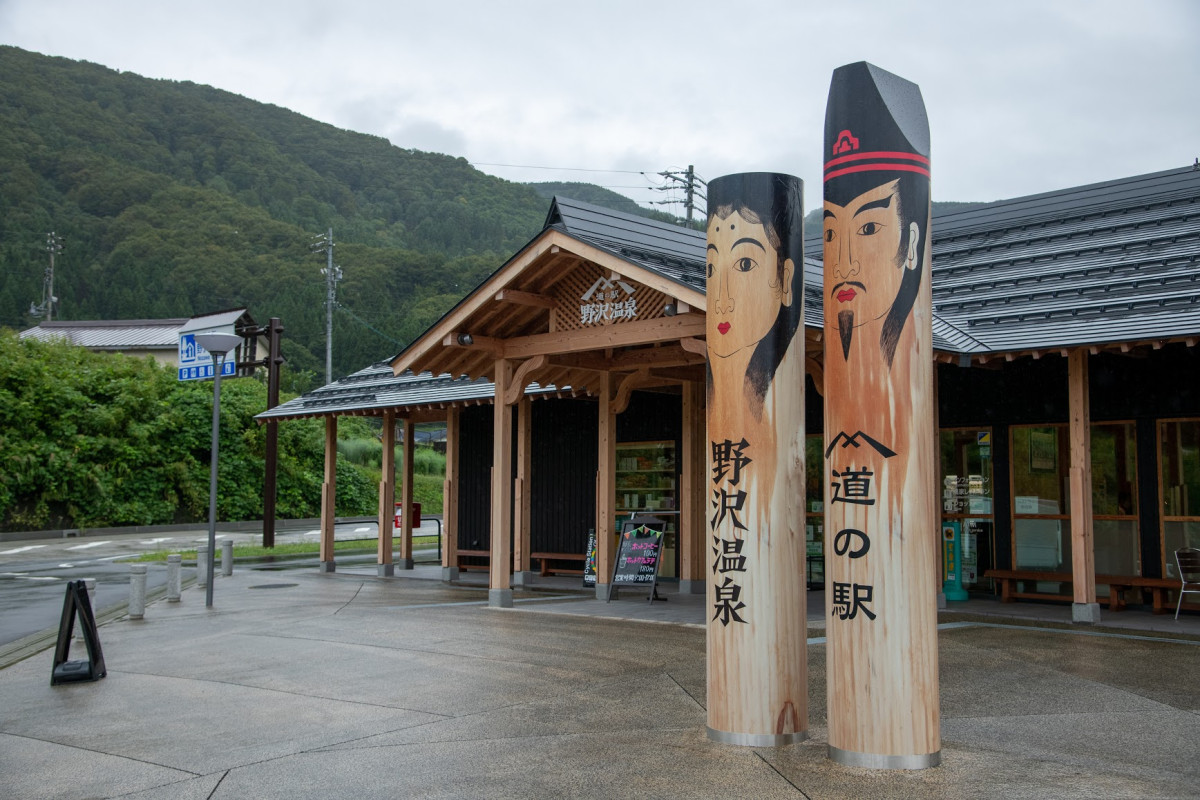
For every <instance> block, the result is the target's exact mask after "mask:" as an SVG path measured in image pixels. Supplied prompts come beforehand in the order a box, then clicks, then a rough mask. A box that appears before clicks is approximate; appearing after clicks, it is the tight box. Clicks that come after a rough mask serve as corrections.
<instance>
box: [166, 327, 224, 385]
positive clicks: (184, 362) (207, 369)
mask: <svg viewBox="0 0 1200 800" xmlns="http://www.w3.org/2000/svg"><path fill="white" fill-rule="evenodd" d="M235 374H237V362H236V360H235V359H234V358H232V357H229V358H226V359H225V360H224V361H222V362H221V377H222V378H228V377H229V376H231V375H235ZM212 376H213V361H212V356H211V355H210V354H209V352H208V351H207V350H205V349H204V348H203V347H201V346H200V344H199V343H198V342H197V341H196V335H195V334H192V333H184V334H180V336H179V380H181V381H202V380H207V379H210V378H212Z"/></svg>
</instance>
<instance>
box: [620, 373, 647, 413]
mask: <svg viewBox="0 0 1200 800" xmlns="http://www.w3.org/2000/svg"><path fill="white" fill-rule="evenodd" d="M651 380H653V379H652V378H651V377H650V370H649V369H648V368H645V367H643V368H642V369H639V370H638V371H637V372H631V373H629V374H628V375H626V376H625V377H624V378H623V379H622V380H621V385H620V386H618V387H617V393H616V396H615V397H614V398H613V413H614V414H623V413H624V412H625V409H627V408H629V401H630V399H632V397H633V390H634V389H636V388H637V387H639V386H643V385H645V384H646V383H648V382H650V381H651Z"/></svg>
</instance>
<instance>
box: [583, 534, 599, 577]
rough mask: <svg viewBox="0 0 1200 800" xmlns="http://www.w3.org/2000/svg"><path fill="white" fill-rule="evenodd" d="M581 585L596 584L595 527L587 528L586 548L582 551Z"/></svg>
mask: <svg viewBox="0 0 1200 800" xmlns="http://www.w3.org/2000/svg"><path fill="white" fill-rule="evenodd" d="M583 585H584V586H595V585H596V529H595V528H589V529H588V542H587V550H585V551H584V553H583Z"/></svg>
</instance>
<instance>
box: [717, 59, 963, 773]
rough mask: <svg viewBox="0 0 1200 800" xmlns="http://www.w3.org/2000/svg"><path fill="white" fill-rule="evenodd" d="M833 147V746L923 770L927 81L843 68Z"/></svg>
mask: <svg viewBox="0 0 1200 800" xmlns="http://www.w3.org/2000/svg"><path fill="white" fill-rule="evenodd" d="M824 160H825V213H824V236H823V238H824V243H825V245H824V246H825V253H824V260H825V283H824V303H825V451H824V459H825V461H824V469H825V472H826V477H827V480H828V486H829V489H828V493H827V496H826V506H825V508H826V525H825V531H826V545H825V546H826V556H825V604H826V609H827V613H828V619H827V622H826V625H827V628H826V631H827V637H828V638H827V642H828V644H827V660H826V663H827V669H828V674H827V680H828V689H827V691H828V698H829V757H830V758H831V759H832V760H834V761H836V762H838V763H841V764H846V765H850V766H856V767H868V768H876V769H922V768H924V767H931V766H936V765H937V764H938V763H939V761H940V757H941V756H940V753H941V742H940V733H939V724H940V723H939V712H938V658H937V593H938V580H937V579H938V574H937V564H936V561H935V557H936V553H937V544H936V542H937V536H938V516H937V495H936V472H935V461H934V456H935V452H936V448H935V445H936V442H935V439H934V436H935V431H934V427H933V419H934V415H933V352H932V347H933V344H932V332H931V327H930V315H931V311H932V309H931V301H930V236H929V220H930V203H929V123H928V121H927V119H926V116H925V105H924V103H923V101H922V100H921V90H920V89H919V88H918V87H917V85H916V84H914V83H910V82H909V81H906V80H904V79H903V78H900V77H898V76H896V75H893V74H891V73H889V72H885V71H883V70H881V69H879V68H878V67H876V66H873V65H871V64H867V63H865V62H860V63H857V64H850V65H848V66H844V67H840V68H838V69H837V70H835V71H834V73H833V81H832V84H831V86H830V89H829V101H828V106H827V107H826V111H825V153H824ZM710 302H711V301H710ZM710 341H711V339H710Z"/></svg>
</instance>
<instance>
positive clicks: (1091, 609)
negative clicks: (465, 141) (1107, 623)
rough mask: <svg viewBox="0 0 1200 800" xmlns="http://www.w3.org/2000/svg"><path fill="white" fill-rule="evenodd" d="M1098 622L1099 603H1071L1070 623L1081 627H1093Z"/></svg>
mask: <svg viewBox="0 0 1200 800" xmlns="http://www.w3.org/2000/svg"><path fill="white" fill-rule="evenodd" d="M1099 621H1100V604H1099V603H1072V604H1071V622H1078V623H1081V624H1083V625H1095V624H1096V623H1097V622H1099Z"/></svg>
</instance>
